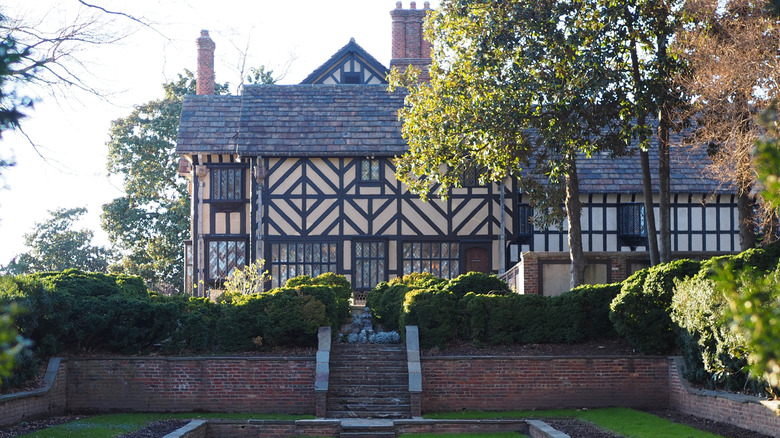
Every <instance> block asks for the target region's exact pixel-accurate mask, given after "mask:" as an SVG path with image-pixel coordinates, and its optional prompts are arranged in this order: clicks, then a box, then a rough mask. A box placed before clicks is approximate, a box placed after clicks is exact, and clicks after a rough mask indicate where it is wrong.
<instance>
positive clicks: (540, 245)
mask: <svg viewBox="0 0 780 438" xmlns="http://www.w3.org/2000/svg"><path fill="white" fill-rule="evenodd" d="M534 249H535V250H536V251H546V250H547V247H546V246H545V239H544V235H543V234H534ZM530 250H531V249H530V248H528V249H526V248H525V246H524V247H523V251H530Z"/></svg>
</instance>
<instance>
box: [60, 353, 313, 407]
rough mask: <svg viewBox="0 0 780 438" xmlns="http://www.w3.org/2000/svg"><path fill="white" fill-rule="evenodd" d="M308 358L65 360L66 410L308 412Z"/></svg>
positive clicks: (310, 399)
mask: <svg viewBox="0 0 780 438" xmlns="http://www.w3.org/2000/svg"><path fill="white" fill-rule="evenodd" d="M314 369H315V361H314V357H311V358H308V357H307V358H284V357H277V358H268V357H247V358H234V357H231V358H202V357H200V358H149V357H146V358H112V359H68V360H67V377H68V378H67V380H68V384H67V391H68V404H67V409H68V411H70V412H90V411H126V412H127V411H144V412H155V411H157V412H159V411H170V412H174V411H180V412H192V411H215V412H269V413H289V414H314Z"/></svg>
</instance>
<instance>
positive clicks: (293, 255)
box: [270, 242, 338, 287]
mask: <svg viewBox="0 0 780 438" xmlns="http://www.w3.org/2000/svg"><path fill="white" fill-rule="evenodd" d="M337 262H338V251H337V244H336V243H335V242H316V243H311V242H301V243H295V242H284V243H272V244H271V263H270V272H271V287H281V286H284V285H285V284H286V283H287V280H289V279H291V278H295V277H298V276H301V275H308V276H310V277H316V276H318V275H320V274H324V273H326V272H336V271H337V266H338V263H337Z"/></svg>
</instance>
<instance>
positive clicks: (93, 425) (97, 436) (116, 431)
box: [20, 413, 314, 438]
mask: <svg viewBox="0 0 780 438" xmlns="http://www.w3.org/2000/svg"><path fill="white" fill-rule="evenodd" d="M200 418H221V419H226V420H250V419H252V420H301V419H306V418H314V417H313V416H304V415H282V414H246V413H238V414H222V413H213V414H203V413H181V414H173V413H168V414H108V415H96V416H94V417H88V418H82V419H80V420H75V421H71V422H69V423H64V424H60V425H58V426H54V427H49V428H46V429H41V430H38V431H35V432H31V433H28V434H26V435H20V436H22V437H25V438H62V437H79V438H82V437H83V438H113V437H115V436H117V435H123V434H126V433H130V432H133V431H136V430H139V429H143V428H145V427H146V425H147V424H149V423H152V422H155V421H159V420H170V419H185V420H187V419H200Z"/></svg>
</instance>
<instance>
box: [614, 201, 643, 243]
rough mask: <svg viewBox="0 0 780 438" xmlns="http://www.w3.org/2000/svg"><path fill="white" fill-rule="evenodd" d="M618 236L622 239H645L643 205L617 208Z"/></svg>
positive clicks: (636, 204) (627, 205) (626, 205)
mask: <svg viewBox="0 0 780 438" xmlns="http://www.w3.org/2000/svg"><path fill="white" fill-rule="evenodd" d="M618 234H620V236H622V237H647V229H646V227H645V205H644V204H640V203H632V204H623V205H620V206H619V207H618Z"/></svg>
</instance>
